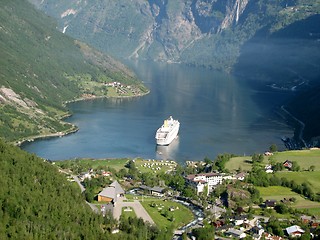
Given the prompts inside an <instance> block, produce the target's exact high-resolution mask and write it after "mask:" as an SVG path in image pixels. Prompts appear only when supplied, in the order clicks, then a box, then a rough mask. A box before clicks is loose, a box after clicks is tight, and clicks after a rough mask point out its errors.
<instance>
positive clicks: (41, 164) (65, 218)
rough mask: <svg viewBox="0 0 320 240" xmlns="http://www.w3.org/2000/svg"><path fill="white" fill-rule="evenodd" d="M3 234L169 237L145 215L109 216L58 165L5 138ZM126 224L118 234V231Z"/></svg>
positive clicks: (0, 201) (0, 148)
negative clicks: (91, 204)
mask: <svg viewBox="0 0 320 240" xmlns="http://www.w3.org/2000/svg"><path fill="white" fill-rule="evenodd" d="M0 172H1V178H0V185H1V188H0V239H35V240H38V239H39V240H40V239H41V240H42V239H75V240H79V239H93V240H96V239H114V240H117V239H142V236H143V237H145V238H146V239H169V238H170V236H171V234H172V233H171V232H169V231H160V230H159V229H158V228H157V227H155V226H151V225H149V224H144V222H143V220H142V219H137V218H121V220H120V223H119V222H118V221H116V220H114V219H113V217H112V216H111V215H109V214H107V215H106V217H103V216H102V215H101V214H97V213H95V212H93V211H92V209H91V208H90V207H89V206H88V205H87V204H86V202H85V197H84V196H83V195H82V194H81V191H80V188H79V186H78V185H77V184H75V183H74V182H69V181H67V178H66V175H65V174H64V173H61V172H59V171H58V168H57V167H56V166H55V165H52V164H51V163H50V162H47V161H44V160H43V159H41V158H39V157H36V156H35V155H33V154H29V153H26V152H24V151H22V150H20V149H19V148H18V147H15V146H12V145H9V144H6V143H4V142H3V141H2V140H0ZM114 229H120V231H119V232H118V233H117V234H112V233H111V232H112V230H114Z"/></svg>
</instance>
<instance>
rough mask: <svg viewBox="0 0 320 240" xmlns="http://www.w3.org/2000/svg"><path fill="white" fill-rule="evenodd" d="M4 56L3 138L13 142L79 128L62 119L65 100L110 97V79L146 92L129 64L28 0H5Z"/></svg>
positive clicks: (0, 60)
mask: <svg viewBox="0 0 320 240" xmlns="http://www.w3.org/2000/svg"><path fill="white" fill-rule="evenodd" d="M0 56H1V57H0V66H1V68H0V111H1V114H0V136H1V137H2V138H5V139H6V140H9V141H19V140H21V139H22V138H27V137H30V136H37V135H51V134H55V133H57V132H64V131H72V130H75V127H74V126H71V125H69V124H66V123H64V122H61V121H60V119H61V118H62V117H64V116H66V115H67V114H68V112H67V110H66V108H65V107H64V106H63V105H64V102H66V101H70V100H74V99H78V98H81V97H83V96H100V95H103V96H108V94H109V91H108V89H107V87H106V85H105V83H108V82H113V81H118V82H122V83H125V84H133V85H136V86H138V88H139V89H140V90H141V91H142V92H143V91H144V92H145V91H146V89H145V88H144V87H143V86H142V84H141V83H140V82H139V81H138V80H137V79H136V77H135V75H134V74H133V73H132V72H131V71H130V70H128V69H127V68H126V67H125V66H124V65H123V64H121V63H120V62H118V61H116V60H114V59H112V58H110V57H108V56H107V55H104V54H101V53H100V52H98V51H96V50H93V49H92V48H90V47H89V46H87V45H86V44H84V43H81V42H79V41H75V40H74V39H72V38H71V37H69V36H67V35H65V34H62V33H61V32H59V31H57V29H56V25H55V22H54V20H53V19H52V18H50V17H48V16H45V15H44V14H43V13H41V12H39V11H38V10H36V9H35V8H34V6H33V5H32V4H30V3H29V2H27V1H25V0H21V1H1V2H0ZM61 134H62V133H61Z"/></svg>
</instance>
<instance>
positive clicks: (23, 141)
mask: <svg viewBox="0 0 320 240" xmlns="http://www.w3.org/2000/svg"><path fill="white" fill-rule="evenodd" d="M149 93H150V90H148V91H147V92H146V93H144V94H138V95H135V96H115V97H109V96H92V97H82V98H77V99H74V100H70V101H65V102H64V103H63V106H64V107H66V105H67V104H68V103H75V102H80V101H86V100H95V99H103V98H106V99H111V98H136V97H143V96H145V95H147V94H149ZM71 116H72V114H71V113H68V112H67V113H66V114H64V115H62V116H60V118H59V120H60V121H62V122H63V123H64V124H69V125H70V126H71V128H69V129H67V130H65V131H60V132H55V133H48V134H40V135H36V136H30V137H26V138H23V139H21V140H17V141H14V142H13V144H14V145H15V146H18V147H21V146H22V145H23V144H26V143H30V142H34V141H36V140H40V139H46V138H54V137H64V136H66V135H69V134H73V133H76V132H78V131H79V128H78V127H77V126H76V125H73V124H71V123H68V122H65V121H63V119H66V118H68V117H71Z"/></svg>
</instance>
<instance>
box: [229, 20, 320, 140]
mask: <svg viewBox="0 0 320 240" xmlns="http://www.w3.org/2000/svg"><path fill="white" fill-rule="evenodd" d="M319 23H320V15H319V14H317V15H314V16H311V17H308V18H306V19H304V20H301V21H298V22H295V23H293V24H291V25H289V26H288V27H286V28H283V29H281V30H279V31H277V32H274V33H272V34H270V33H269V32H268V30H267V29H265V28H264V29H261V30H260V31H258V32H257V33H256V34H255V35H254V36H253V37H252V38H251V39H250V40H249V41H248V42H247V43H246V44H245V45H244V46H243V47H242V48H241V55H240V57H239V61H238V63H237V64H236V65H235V72H237V73H242V75H246V76H248V74H247V73H248V72H249V73H250V74H249V77H250V78H251V79H252V81H262V82H264V85H266V86H268V87H272V88H274V89H277V90H279V91H293V92H295V93H296V94H295V95H296V96H295V97H294V99H292V100H290V101H289V102H288V103H287V104H286V105H287V106H286V108H287V109H288V110H289V111H290V112H291V113H292V114H293V115H294V116H296V117H297V118H299V119H300V120H301V121H303V122H304V123H305V128H304V131H303V138H304V139H305V140H306V141H307V142H310V143H311V144H314V145H317V146H319V144H320V141H318V142H316V141H314V140H315V139H313V138H314V137H315V136H320V125H319V123H318V121H319V119H320V104H319V102H320V95H319V84H320V67H319V66H320V24H319ZM298 125H299V124H298Z"/></svg>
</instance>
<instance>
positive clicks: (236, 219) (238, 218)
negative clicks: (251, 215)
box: [234, 215, 247, 226]
mask: <svg viewBox="0 0 320 240" xmlns="http://www.w3.org/2000/svg"><path fill="white" fill-rule="evenodd" d="M246 221H247V216H244V215H240V216H235V217H234V225H236V226H240V225H242V224H243V223H244V222H246Z"/></svg>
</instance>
